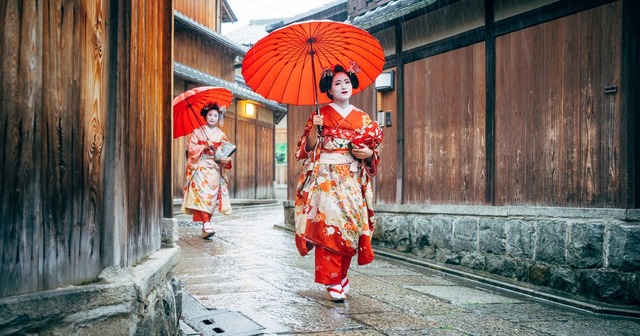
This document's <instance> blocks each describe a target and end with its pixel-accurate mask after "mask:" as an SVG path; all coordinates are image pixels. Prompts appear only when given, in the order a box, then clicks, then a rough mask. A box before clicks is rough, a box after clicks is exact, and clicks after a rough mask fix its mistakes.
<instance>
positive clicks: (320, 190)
mask: <svg viewBox="0 0 640 336" xmlns="http://www.w3.org/2000/svg"><path fill="white" fill-rule="evenodd" d="M339 111H340V112H342V114H341V113H340V112H339ZM320 113H321V114H322V115H323V119H324V124H323V126H322V133H321V137H320V139H321V140H320V139H319V140H318V142H317V145H316V148H315V150H312V151H309V152H307V151H306V143H307V136H308V134H309V132H310V131H311V128H312V127H316V126H313V123H312V119H313V116H311V117H310V118H309V121H308V122H307V124H306V127H305V131H304V134H303V135H302V136H301V137H300V138H299V140H298V143H297V148H296V153H295V155H296V159H298V160H299V161H302V163H303V165H304V167H305V169H304V171H303V173H302V174H301V176H300V178H299V179H298V184H297V188H296V197H295V226H296V238H295V239H296V247H297V248H298V252H299V253H300V255H302V256H304V255H306V254H308V252H309V251H310V250H311V249H312V248H313V247H314V246H318V247H321V249H320V248H317V249H316V282H318V283H324V284H334V283H338V282H339V281H340V279H342V278H344V277H346V272H347V269H348V268H349V264H350V262H351V258H352V257H353V256H355V255H356V254H357V255H358V264H360V265H365V264H368V263H370V262H372V261H373V258H374V256H373V250H372V249H371V235H372V233H373V229H374V213H373V210H372V209H373V208H372V205H373V191H372V187H371V178H372V177H373V176H374V175H375V173H376V167H377V165H378V162H379V160H380V157H379V152H378V146H379V144H380V142H381V141H382V136H383V135H382V131H381V129H380V127H368V126H378V125H377V123H375V122H373V121H372V120H371V118H370V117H369V115H367V114H366V113H364V112H363V111H361V110H359V109H357V108H355V107H353V106H351V105H350V106H349V107H347V108H346V109H344V110H342V109H341V108H340V107H339V106H338V105H336V104H334V103H332V104H329V105H326V106H324V107H322V108H321V109H320ZM372 124H373V125H372ZM365 129H366V130H368V131H367V132H368V133H375V136H373V137H367V138H369V139H371V138H374V139H376V140H377V141H364V142H362V141H361V143H366V144H367V145H370V146H371V147H370V148H371V149H372V150H373V151H374V155H373V156H372V157H371V158H369V159H367V160H358V159H356V158H355V157H354V156H353V155H352V154H351V146H352V140H353V139H356V138H358V139H360V140H362V138H363V132H365V131H364V130H365ZM332 255H333V256H332ZM331 258H334V261H333V262H332V263H335V264H336V265H333V266H332V267H329V266H327V268H328V269H331V271H330V272H325V273H324V274H323V273H322V270H321V269H322V268H323V267H325V266H323V265H322V264H326V263H327V260H331ZM336 258H337V259H336ZM340 260H342V261H340ZM319 264H320V265H319ZM336 280H337V281H338V282H336Z"/></svg>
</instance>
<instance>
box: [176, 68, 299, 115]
mask: <svg viewBox="0 0 640 336" xmlns="http://www.w3.org/2000/svg"><path fill="white" fill-rule="evenodd" d="M173 73H174V74H175V75H177V76H178V77H180V78H184V79H188V80H190V81H193V82H196V83H201V84H203V85H211V86H219V87H223V88H226V89H229V91H231V92H232V93H233V95H234V96H235V97H238V98H242V99H248V100H253V101H255V102H258V103H260V104H262V105H264V106H266V107H267V108H268V109H269V110H271V111H273V112H274V114H275V117H276V120H275V123H276V124H277V123H279V122H280V120H282V118H283V117H284V116H285V115H286V114H287V108H286V107H285V106H284V105H281V104H278V103H277V102H275V101H273V100H269V99H266V98H264V97H262V96H261V95H259V94H257V93H255V92H253V91H251V89H249V88H247V87H245V86H242V85H240V84H237V83H231V82H228V81H226V80H224V79H220V78H218V77H213V76H211V75H209V74H207V73H204V72H202V71H199V70H196V69H194V68H192V67H190V66H188V65H184V64H182V63H179V62H173Z"/></svg>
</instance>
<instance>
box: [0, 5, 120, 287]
mask: <svg viewBox="0 0 640 336" xmlns="http://www.w3.org/2000/svg"><path fill="white" fill-rule="evenodd" d="M108 13H109V3H108V2H106V1H91V2H76V3H66V2H65V3H63V2H62V1H51V2H45V3H38V2H31V1H27V2H22V1H7V2H6V3H5V4H3V5H2V6H0V26H1V27H2V28H1V29H2V30H1V33H2V37H3V38H2V41H3V42H2V44H1V46H0V55H2V63H0V64H1V68H0V74H1V75H0V76H2V90H1V91H0V92H1V93H0V101H2V107H1V109H2V113H0V125H1V126H0V127H1V128H0V129H1V131H0V148H1V149H0V151H2V158H3V164H2V171H1V172H0V176H2V177H0V181H1V182H0V187H1V192H0V218H1V221H2V225H1V227H2V230H1V233H0V249H1V250H2V252H3V255H2V260H1V267H0V268H1V269H2V270H3V272H1V273H0V297H5V296H9V295H15V294H20V293H29V292H35V291H38V290H42V289H51V288H57V287H60V286H63V285H67V284H74V283H80V282H83V281H87V280H91V279H93V278H94V277H95V276H96V275H97V274H98V273H99V272H100V271H101V270H102V265H101V263H100V262H101V244H100V228H101V227H102V225H103V218H102V217H101V215H102V214H103V203H102V201H103V199H102V191H103V190H104V155H103V149H104V146H103V140H104V131H105V130H104V125H105V117H106V96H107V91H106V90H107V86H106V82H107V77H108V72H109V71H110V69H109V67H108V64H107V56H108V54H107V53H108V51H107V50H104V49H103V48H104V46H105V45H106V44H108V43H107V41H108V38H109V35H108V34H109V32H108V31H107V29H106V27H105V24H106V21H105V19H106V17H107V16H108ZM80 59H82V60H83V63H82V67H83V68H80V67H79V64H77V63H74V61H77V60H80ZM89 84H92V85H89Z"/></svg>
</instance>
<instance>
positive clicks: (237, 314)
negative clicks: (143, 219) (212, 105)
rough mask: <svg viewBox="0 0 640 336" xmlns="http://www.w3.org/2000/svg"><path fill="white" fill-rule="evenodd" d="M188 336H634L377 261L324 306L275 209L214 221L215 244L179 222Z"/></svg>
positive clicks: (599, 320) (622, 326)
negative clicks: (343, 294)
mask: <svg viewBox="0 0 640 336" xmlns="http://www.w3.org/2000/svg"><path fill="white" fill-rule="evenodd" d="M176 218H177V219H178V222H179V236H180V241H179V242H178V244H179V245H180V247H181V261H180V263H179V265H178V269H177V277H178V280H179V281H180V282H181V284H182V288H183V318H182V323H181V324H182V326H183V328H182V332H183V334H186V335H352V336H356V335H607V336H613V335H640V320H638V319H625V318H612V317H606V316H598V315H595V314H591V313H585V312H582V311H579V310H576V309H571V308H566V307H564V306H559V305H554V304H547V303H545V302H540V301H537V300H531V298H529V297H525V296H522V295H517V294H513V293H508V292H503V291H500V290H496V289H489V288H487V287H483V286H482V285H479V284H476V283H471V282H468V281H466V280H463V279H460V278H458V277H456V276H453V275H450V274H447V273H441V272H438V271H435V270H431V269H426V268H419V267H414V266H406V265H405V264H404V263H398V262H396V261H393V260H390V259H386V260H385V259H384V258H382V257H378V258H377V259H376V260H375V261H374V262H373V263H372V264H369V265H366V266H358V265H355V260H354V264H353V265H352V267H351V270H350V271H349V279H350V283H351V292H350V293H349V295H348V300H346V301H345V302H343V303H334V302H330V301H328V300H326V299H325V297H324V288H323V286H321V285H319V284H316V283H314V282H313V269H314V265H313V256H312V255H308V256H306V257H301V256H300V255H299V254H298V252H297V250H296V248H295V243H294V236H293V234H292V233H291V232H288V231H286V230H284V228H283V227H284V210H283V207H282V204H274V205H260V206H252V207H237V208H235V209H234V214H232V215H230V216H222V215H220V214H216V215H215V217H214V221H215V222H216V223H218V224H217V225H215V229H216V235H215V236H213V237H212V238H211V239H206V240H205V239H201V238H199V236H198V235H199V233H200V225H196V224H195V223H192V222H190V217H188V216H185V215H180V214H178V215H176Z"/></svg>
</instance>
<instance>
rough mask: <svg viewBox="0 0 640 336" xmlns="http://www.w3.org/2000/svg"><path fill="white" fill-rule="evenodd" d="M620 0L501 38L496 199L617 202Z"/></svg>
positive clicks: (499, 202) (585, 203) (554, 203)
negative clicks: (611, 90) (612, 90)
mask: <svg viewBox="0 0 640 336" xmlns="http://www.w3.org/2000/svg"><path fill="white" fill-rule="evenodd" d="M621 8H622V3H621V2H614V3H611V4H607V5H604V6H600V7H596V8H594V9H590V10H587V11H584V12H581V13H578V14H575V15H571V16H567V17H564V18H561V19H557V20H554V21H550V22H547V23H543V24H540V25H537V26H533V27H530V28H527V29H523V30H520V31H516V32H513V33H511V34H507V35H504V36H500V37H498V38H497V39H496V54H497V58H496V69H497V73H496V153H497V155H496V156H497V161H496V203H497V205H533V206H579V207H584V206H586V207H616V206H619V205H620V204H621V203H624V200H625V198H626V196H625V195H622V190H621V186H620V174H621V167H620V155H621V153H620V140H621V127H622V125H621V124H620V121H621V119H620V95H619V94H612V95H605V94H604V88H605V87H606V86H608V85H618V86H619V85H620V62H621V54H620V45H621V41H620V36H621V15H622V12H621Z"/></svg>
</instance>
